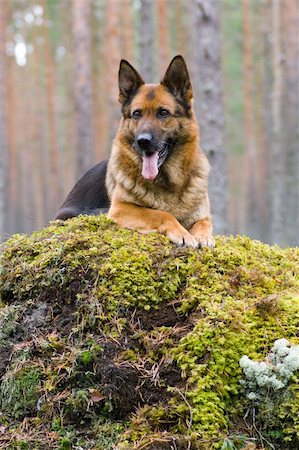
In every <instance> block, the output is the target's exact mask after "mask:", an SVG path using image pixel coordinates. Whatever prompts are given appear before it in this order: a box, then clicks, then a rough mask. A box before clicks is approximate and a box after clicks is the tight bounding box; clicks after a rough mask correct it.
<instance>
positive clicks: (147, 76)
mask: <svg viewBox="0 0 299 450" xmlns="http://www.w3.org/2000/svg"><path fill="white" fill-rule="evenodd" d="M140 3H141V6H140V28H139V35H140V45H139V61H140V62H139V69H140V73H141V75H142V77H143V79H144V81H145V82H146V83H153V82H154V75H155V71H154V8H153V6H154V2H153V1H152V0H141V1H140Z"/></svg>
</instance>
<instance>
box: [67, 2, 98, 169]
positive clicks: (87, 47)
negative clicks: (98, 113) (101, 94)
mask: <svg viewBox="0 0 299 450" xmlns="http://www.w3.org/2000/svg"><path fill="white" fill-rule="evenodd" d="M72 5H73V10H72V13H73V40H74V52H75V83H74V93H75V101H76V109H77V134H78V143H77V164H76V172H77V177H78V176H81V175H82V174H83V173H84V172H85V171H86V170H88V169H89V168H90V167H91V166H92V164H93V162H94V130H93V120H92V119H93V110H92V81H91V33H90V20H91V0H73V3H72Z"/></svg>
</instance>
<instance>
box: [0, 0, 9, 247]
mask: <svg viewBox="0 0 299 450" xmlns="http://www.w3.org/2000/svg"><path fill="white" fill-rule="evenodd" d="M6 26H7V9H6V7H5V4H3V5H2V6H1V8H0V42H1V45H0V241H2V239H3V238H4V234H5V231H6V224H7V220H6V217H7V210H6V193H7V182H8V180H7V157H8V136H7V120H6V119H7V118H6V92H5V86H6V74H5V66H6V61H5V60H6V52H5V48H6V47H5V43H6Z"/></svg>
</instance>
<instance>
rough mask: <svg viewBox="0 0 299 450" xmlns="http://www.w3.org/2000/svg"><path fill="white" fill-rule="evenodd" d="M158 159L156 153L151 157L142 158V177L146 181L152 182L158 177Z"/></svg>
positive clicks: (144, 156)
mask: <svg viewBox="0 0 299 450" xmlns="http://www.w3.org/2000/svg"><path fill="white" fill-rule="evenodd" d="M158 159H159V154H158V152H156V153H154V154H153V155H151V156H147V155H143V156H142V176H143V177H144V178H145V179H146V180H154V179H155V178H156V176H157V175H158V173H159V170H158Z"/></svg>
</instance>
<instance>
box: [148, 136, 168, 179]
mask: <svg viewBox="0 0 299 450" xmlns="http://www.w3.org/2000/svg"><path fill="white" fill-rule="evenodd" d="M157 148H158V149H157V151H156V152H155V153H152V154H150V155H148V154H146V153H145V152H143V153H142V176H143V178H145V179H146V180H154V179H155V178H156V177H157V176H158V173H159V168H160V167H161V165H162V164H163V163H164V161H165V159H166V157H167V154H168V151H169V144H168V143H167V142H164V143H159V144H158V145H157Z"/></svg>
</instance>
